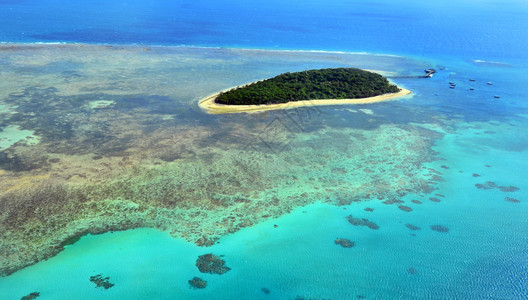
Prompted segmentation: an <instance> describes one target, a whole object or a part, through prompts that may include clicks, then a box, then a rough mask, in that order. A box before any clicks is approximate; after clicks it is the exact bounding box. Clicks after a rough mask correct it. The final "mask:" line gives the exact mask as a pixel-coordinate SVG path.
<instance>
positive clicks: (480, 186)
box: [475, 181, 519, 193]
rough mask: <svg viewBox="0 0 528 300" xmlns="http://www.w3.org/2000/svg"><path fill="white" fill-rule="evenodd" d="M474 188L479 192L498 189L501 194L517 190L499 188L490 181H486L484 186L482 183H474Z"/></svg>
mask: <svg viewBox="0 0 528 300" xmlns="http://www.w3.org/2000/svg"><path fill="white" fill-rule="evenodd" d="M475 187H477V188H478V189H481V190H491V189H499V190H500V191H501V192H506V193H507V192H516V191H518V190H519V188H518V187H516V186H513V185H509V186H499V185H497V184H496V183H495V182H492V181H486V182H485V183H484V184H482V183H476V184H475Z"/></svg>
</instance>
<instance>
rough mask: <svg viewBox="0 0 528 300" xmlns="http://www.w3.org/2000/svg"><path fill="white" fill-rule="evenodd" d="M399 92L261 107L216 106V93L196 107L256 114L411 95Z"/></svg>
mask: <svg viewBox="0 0 528 300" xmlns="http://www.w3.org/2000/svg"><path fill="white" fill-rule="evenodd" d="M400 89H401V91H399V92H398V93H391V94H383V95H379V96H375V97H369V98H360V99H318V100H301V101H292V102H287V103H279V104H261V105H227V104H218V103H215V102H214V100H215V98H216V96H218V94H220V93H221V92H220V93H216V94H214V95H211V96H209V97H207V98H204V99H202V100H200V102H199V103H198V106H200V108H202V109H203V110H205V111H206V112H207V113H210V114H231V113H242V112H246V113H256V112H261V111H266V110H275V109H291V108H296V107H303V106H315V105H342V104H367V103H376V102H383V101H390V100H395V99H396V98H399V97H403V96H406V95H409V94H411V93H412V92H411V91H409V90H407V89H404V88H400ZM229 90H231V89H227V90H224V91H222V92H226V91H229Z"/></svg>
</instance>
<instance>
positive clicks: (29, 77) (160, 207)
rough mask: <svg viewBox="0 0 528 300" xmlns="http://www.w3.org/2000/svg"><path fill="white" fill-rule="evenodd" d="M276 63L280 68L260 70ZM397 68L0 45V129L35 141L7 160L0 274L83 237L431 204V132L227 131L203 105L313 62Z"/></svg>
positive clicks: (275, 57) (1, 183)
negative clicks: (416, 197)
mask: <svg viewBox="0 0 528 300" xmlns="http://www.w3.org/2000/svg"><path fill="white" fill-rule="evenodd" d="M270 61H272V62H274V63H275V65H274V66H273V67H265V66H267V65H269V64H266V62H270ZM402 61H404V62H406V61H405V60H404V59H401V58H397V57H392V58H386V57H376V58H375V59H374V58H372V59H371V60H370V59H369V58H368V57H366V56H365V55H352V54H328V53H324V54H321V53H319V54H318V53H292V52H287V53H286V52H285V53H281V52H273V51H271V52H265V51H249V50H218V49H200V48H178V47H172V48H171V47H158V48H155V47H154V48H147V47H139V46H134V47H117V46H116V47H112V46H86V45H41V46H39V45H1V46H0V63H1V64H2V66H4V68H3V71H2V72H1V73H0V91H1V92H0V99H1V102H2V103H1V104H2V106H3V110H2V112H1V120H2V121H1V123H0V128H2V129H3V130H5V128H12V127H9V126H17V128H19V129H20V130H25V131H24V132H27V133H28V134H29V133H31V134H32V135H34V136H35V138H33V139H11V141H12V143H10V144H9V145H6V146H5V147H4V149H2V150H1V151H0V229H1V230H0V257H1V259H0V274H1V275H3V276H5V275H8V274H10V273H12V272H14V271H16V270H18V269H20V268H23V267H24V266H28V265H31V264H34V263H36V262H38V261H40V260H44V259H46V258H49V257H50V256H53V255H55V254H56V253H58V252H59V251H61V250H62V249H63V248H64V247H65V246H67V245H68V244H69V243H71V242H72V241H74V240H75V239H76V237H78V236H80V235H84V234H89V233H91V234H97V233H103V232H108V231H116V230H126V229H131V228H138V227H150V228H157V229H160V230H166V231H169V232H170V233H171V234H172V236H174V237H181V238H184V239H186V240H188V241H191V242H194V243H196V244H198V245H201V246H209V245H212V244H214V243H215V242H217V240H218V239H219V237H221V236H224V235H227V234H229V233H233V232H236V231H238V230H239V229H240V228H243V227H247V226H251V225H253V224H256V223H258V222H260V221H262V220H264V219H268V218H277V217H279V216H281V215H283V214H286V213H288V212H290V211H291V210H293V209H295V208H297V207H300V206H305V205H307V204H310V203H314V202H327V203H331V204H335V205H344V204H350V203H351V202H354V201H363V200H369V199H373V200H378V199H379V200H391V201H392V202H395V201H396V199H398V198H400V197H402V196H404V195H405V194H407V193H417V194H420V193H423V194H425V193H428V192H430V191H432V190H433V189H434V184H435V180H436V181H437V180H438V178H439V177H440V175H439V174H441V173H439V171H436V170H432V169H430V168H426V167H425V166H424V163H427V162H430V161H432V160H434V159H435V158H434V154H435V152H434V151H433V150H432V149H431V146H432V145H433V144H434V141H435V139H437V138H439V137H440V136H441V135H442V134H441V133H438V132H436V131H434V130H429V129H426V128H423V127H420V126H416V125H413V124H411V123H407V121H406V122H405V123H401V122H398V121H394V120H391V119H390V118H387V117H386V116H384V117H383V118H376V115H375V113H372V111H370V112H369V113H368V114H367V113H362V112H347V111H343V112H342V113H344V114H348V115H349V116H350V115H353V116H355V119H356V120H357V123H350V124H348V125H346V126H344V125H342V124H341V125H339V124H338V123H336V122H337V121H339V119H338V118H336V117H335V116H333V117H329V116H328V115H327V114H325V113H324V112H323V111H321V110H317V109H316V110H307V109H304V110H298V111H289V112H288V113H287V114H286V113H284V112H270V113H266V114H263V115H260V116H237V117H236V118H231V117H218V116H211V115H208V114H204V113H203V112H202V111H200V109H198V107H197V106H196V102H197V100H198V99H201V98H203V96H204V95H207V94H210V93H211V92H212V91H214V90H219V89H221V87H225V86H233V85H237V84H240V83H242V82H247V81H250V80H255V78H249V77H248V75H247V74H256V75H251V76H259V77H265V76H268V75H269V74H271V73H274V72H277V71H281V70H282V69H281V68H298V69H302V68H304V66H306V65H307V64H308V65H320V64H325V65H328V66H334V65H343V64H351V65H352V64H354V65H358V64H364V66H363V67H365V68H373V69H374V68H375V69H380V68H382V67H383V66H386V65H391V66H392V65H397V64H398V63H401V62H402ZM125 62H126V63H125ZM278 62H280V64H279V63H278ZM407 63H409V62H407ZM278 66H280V67H278ZM248 69H249V70H252V71H253V72H242V70H248ZM391 69H392V68H391ZM196 74H208V75H207V76H202V77H199V76H194V75H196ZM292 113H295V115H292ZM307 113H311V114H310V115H308V114H307ZM416 118H419V114H417V116H416ZM416 118H409V120H414V121H416Z"/></svg>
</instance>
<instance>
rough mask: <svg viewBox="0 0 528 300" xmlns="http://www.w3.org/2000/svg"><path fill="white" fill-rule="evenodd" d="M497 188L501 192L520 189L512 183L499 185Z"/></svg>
mask: <svg viewBox="0 0 528 300" xmlns="http://www.w3.org/2000/svg"><path fill="white" fill-rule="evenodd" d="M499 189H500V190H501V192H516V191H518V190H520V189H519V188H518V187H516V186H512V185H509V186H499Z"/></svg>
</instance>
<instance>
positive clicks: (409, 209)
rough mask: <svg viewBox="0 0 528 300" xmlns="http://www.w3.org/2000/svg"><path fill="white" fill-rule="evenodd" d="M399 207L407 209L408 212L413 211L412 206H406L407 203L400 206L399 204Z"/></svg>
mask: <svg viewBox="0 0 528 300" xmlns="http://www.w3.org/2000/svg"><path fill="white" fill-rule="evenodd" d="M398 208H399V209H401V210H403V211H406V212H410V211H412V208H410V207H409V206H406V205H400V206H398Z"/></svg>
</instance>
